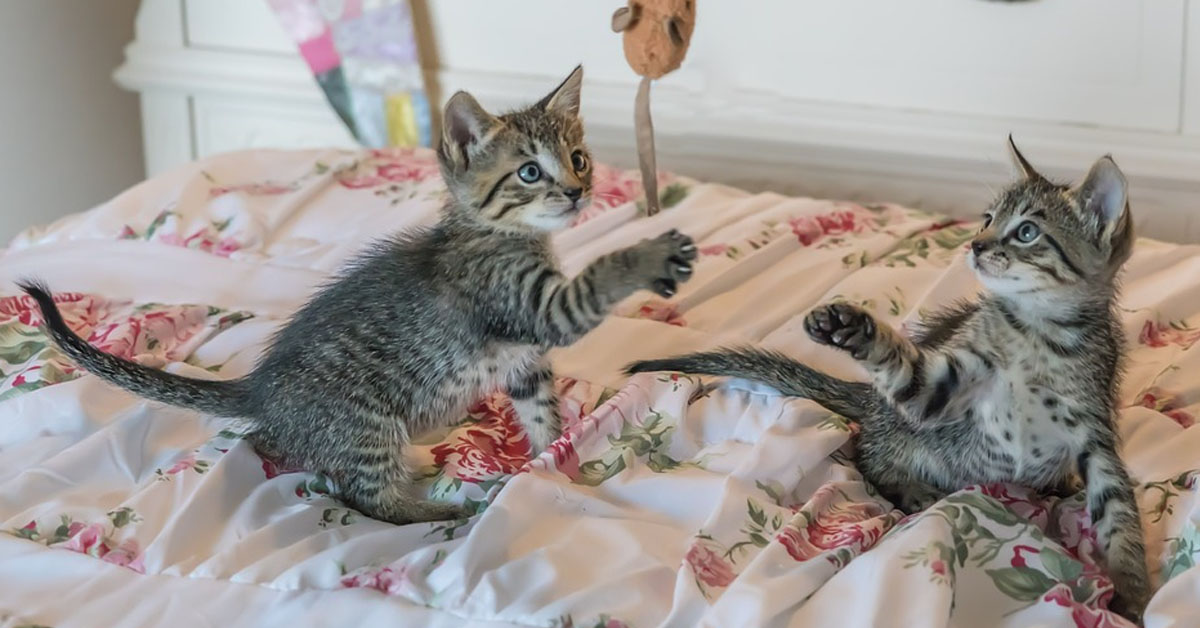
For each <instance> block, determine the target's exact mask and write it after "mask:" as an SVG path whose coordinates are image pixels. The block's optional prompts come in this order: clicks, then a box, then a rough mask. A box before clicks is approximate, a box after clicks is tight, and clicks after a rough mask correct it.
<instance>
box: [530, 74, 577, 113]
mask: <svg viewBox="0 0 1200 628" xmlns="http://www.w3.org/2000/svg"><path fill="white" fill-rule="evenodd" d="M582 86H583V66H582V65H577V66H575V69H574V70H572V71H571V75H570V76H568V77H567V80H565V81H563V82H562V83H561V84H560V85H559V86H558V87H556V88H554V91H552V92H550V93H549V94H547V95H546V97H545V98H543V99H542V100H541V101H540V102H538V106H540V107H542V108H543V109H545V110H546V111H550V112H555V113H560V114H562V115H565V116H570V117H576V116H578V115H579V90H580V88H581V87H582Z"/></svg>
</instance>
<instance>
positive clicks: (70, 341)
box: [17, 281, 249, 418]
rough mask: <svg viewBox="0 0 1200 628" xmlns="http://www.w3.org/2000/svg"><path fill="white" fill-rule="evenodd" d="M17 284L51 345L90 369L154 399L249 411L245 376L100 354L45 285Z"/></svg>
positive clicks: (218, 411)
mask: <svg viewBox="0 0 1200 628" xmlns="http://www.w3.org/2000/svg"><path fill="white" fill-rule="evenodd" d="M17 285H19V286H20V287H21V289H22V290H24V291H25V293H26V294H28V295H29V296H31V297H33V299H34V300H35V301H37V304H38V307H39V308H40V309H41V311H42V319H43V320H44V321H45V328H46V330H47V331H48V332H49V335H50V338H51V339H52V340H53V341H54V344H55V345H57V346H58V348H59V349H60V350H61V351H62V352H63V353H65V354H66V355H67V356H68V357H70V358H71V359H72V360H73V361H74V362H75V363H76V364H78V365H79V366H81V367H83V368H84V369H85V370H87V371H88V372H89V373H93V374H95V375H97V376H99V377H100V378H101V379H103V380H105V381H107V382H109V383H111V384H114V385H116V386H119V387H121V388H124V389H125V390H128V391H129V392H132V393H134V394H136V395H139V396H141V397H145V398H146V399H150V400H153V401H160V402H162V403H167V404H170V405H173V406H179V407H182V408H189V409H192V410H198V411H200V412H205V413H208V414H213V415H217V416H227V417H242V416H246V415H247V414H248V412H247V411H248V406H249V403H248V402H247V397H248V395H247V394H246V385H245V381H244V380H232V381H210V380H203V379H193V378H191V377H182V376H180V375H175V374H173V373H167V372H165V371H160V370H158V369H152V368H149V367H146V366H142V365H141V364H138V363H136V362H130V361H129V360H124V359H122V358H118V357H116V356H114V355H109V354H107V353H104V352H103V351H100V350H99V349H97V348H95V347H93V346H92V345H90V344H88V342H87V341H86V340H84V339H83V338H80V337H79V336H78V335H77V334H76V333H75V332H73V331H71V328H70V327H68V326H67V323H66V321H64V320H63V317H62V314H61V313H60V312H59V311H58V306H56V305H55V304H54V299H53V298H51V296H50V289H49V288H47V287H46V286H45V284H42V283H39V282H36V281H21V282H18V284H17ZM247 418H248V417H247Z"/></svg>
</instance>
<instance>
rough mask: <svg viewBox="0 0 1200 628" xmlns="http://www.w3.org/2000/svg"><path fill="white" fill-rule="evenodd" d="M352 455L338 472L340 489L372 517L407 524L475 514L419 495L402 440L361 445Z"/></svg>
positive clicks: (355, 504)
mask: <svg viewBox="0 0 1200 628" xmlns="http://www.w3.org/2000/svg"><path fill="white" fill-rule="evenodd" d="M349 456H350V459H349V460H347V461H345V462H344V463H343V464H344V468H343V472H342V473H339V474H338V476H339V477H338V480H339V484H341V485H342V486H340V487H339V489H340V490H339V493H340V496H341V497H342V499H343V500H345V501H346V503H347V504H348V505H349V506H351V507H352V508H355V509H356V510H358V511H360V512H362V513H363V514H364V515H367V516H368V517H371V518H373V519H379V520H382V521H387V522H389V523H394V524H397V525H404V524H406V523H418V522H422V521H447V520H451V519H464V518H466V517H469V516H471V514H472V513H471V512H469V511H468V510H467V509H465V508H464V507H463V506H461V505H459V504H452V503H449V502H436V501H430V500H427V499H422V498H420V497H418V496H417V491H416V485H415V484H414V482H413V480H412V476H413V474H412V472H411V470H410V469H409V468H408V466H407V465H406V464H405V462H404V459H403V453H402V452H401V451H400V446H399V445H398V444H394V443H391V442H388V443H387V444H386V445H383V446H380V447H378V448H360V449H357V450H355V451H354V452H352V453H351V454H349Z"/></svg>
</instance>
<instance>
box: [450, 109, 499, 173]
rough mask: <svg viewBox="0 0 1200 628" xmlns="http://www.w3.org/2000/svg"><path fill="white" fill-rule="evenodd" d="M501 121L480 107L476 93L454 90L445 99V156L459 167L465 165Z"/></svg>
mask: <svg viewBox="0 0 1200 628" xmlns="http://www.w3.org/2000/svg"><path fill="white" fill-rule="evenodd" d="M500 124H501V122H500V120H498V119H497V118H496V117H495V116H493V115H492V114H490V113H488V112H487V111H484V109H483V107H481V106H479V102H478V101H476V100H475V97H474V96H472V95H470V94H468V93H466V92H457V93H455V94H454V95H453V96H451V97H450V100H448V101H446V111H445V113H444V114H443V115H442V146H441V153H442V155H444V156H445V157H446V158H447V159H449V160H450V162H451V164H452V165H454V166H455V167H456V168H459V167H461V168H466V167H467V166H468V165H469V164H470V161H471V157H472V156H474V155H476V154H477V153H478V151H479V149H481V148H482V147H483V146H485V145H486V144H487V143H488V141H489V140H490V139H491V137H492V134H494V133H495V131H496V129H498V128H499V127H500Z"/></svg>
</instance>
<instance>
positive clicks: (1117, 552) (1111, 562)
mask: <svg viewBox="0 0 1200 628" xmlns="http://www.w3.org/2000/svg"><path fill="white" fill-rule="evenodd" d="M1097 431H1099V430H1097ZM1115 440H1116V439H1115V438H1114V437H1113V436H1112V435H1111V434H1100V435H1098V436H1097V437H1093V438H1092V439H1091V448H1090V450H1089V451H1087V452H1085V453H1084V454H1082V455H1081V456H1080V460H1079V469H1080V471H1081V472H1082V473H1083V481H1084V483H1085V484H1086V485H1087V509H1088V515H1090V516H1091V519H1092V525H1093V526H1095V527H1096V540H1097V541H1098V542H1099V543H1100V546H1101V547H1103V548H1104V559H1105V563H1106V564H1107V567H1108V574H1109V577H1110V578H1112V581H1113V586H1114V588H1115V589H1116V591H1115V593H1116V596H1115V597H1114V598H1113V602H1112V608H1113V610H1115V611H1117V612H1119V613H1121V614H1122V615H1124V616H1125V617H1127V618H1129V619H1131V620H1133V621H1135V622H1136V621H1140V619H1141V615H1142V612H1143V611H1144V610H1145V608H1146V602H1148V601H1149V599H1150V574H1149V572H1148V570H1147V569H1146V548H1145V541H1144V539H1143V537H1142V519H1141V516H1140V514H1139V512H1138V505H1137V499H1136V497H1135V496H1134V492H1133V483H1132V481H1130V479H1129V474H1128V473H1127V472H1126V470H1125V465H1124V463H1123V462H1122V461H1121V458H1120V457H1119V456H1118V455H1117V450H1116V442H1115Z"/></svg>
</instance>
